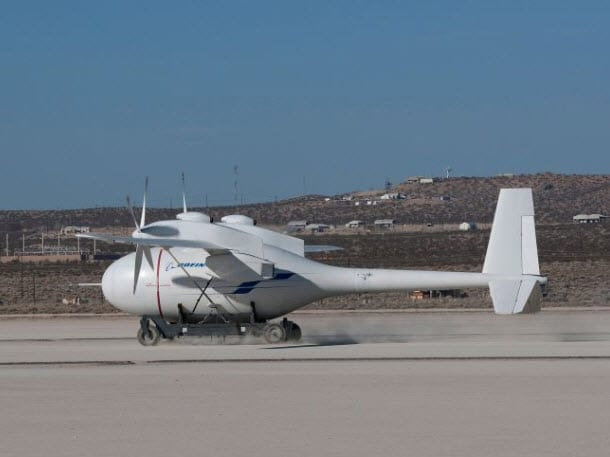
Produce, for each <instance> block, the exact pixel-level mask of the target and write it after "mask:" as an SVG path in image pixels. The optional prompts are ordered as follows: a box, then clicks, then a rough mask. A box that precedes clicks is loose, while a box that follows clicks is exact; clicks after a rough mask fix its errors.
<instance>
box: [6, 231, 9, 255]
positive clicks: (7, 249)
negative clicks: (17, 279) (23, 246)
mask: <svg viewBox="0 0 610 457" xmlns="http://www.w3.org/2000/svg"><path fill="white" fill-rule="evenodd" d="M8 251H9V248H8V233H7V234H6V256H7V257H8V255H9V254H8Z"/></svg>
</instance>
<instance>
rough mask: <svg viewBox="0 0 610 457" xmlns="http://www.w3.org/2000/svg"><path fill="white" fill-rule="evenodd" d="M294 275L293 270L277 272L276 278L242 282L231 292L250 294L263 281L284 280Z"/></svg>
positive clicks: (234, 293) (233, 293)
mask: <svg viewBox="0 0 610 457" xmlns="http://www.w3.org/2000/svg"><path fill="white" fill-rule="evenodd" d="M293 276H294V273H292V272H283V273H278V274H276V275H275V277H274V278H272V279H269V280H267V281H246V282H242V283H241V284H240V285H238V286H237V289H235V290H234V291H233V292H230V293H229V294H232V295H244V294H249V293H250V292H252V291H253V290H254V289H255V288H256V286H257V285H258V284H260V283H261V282H271V281H284V280H286V279H289V278H292V277H293Z"/></svg>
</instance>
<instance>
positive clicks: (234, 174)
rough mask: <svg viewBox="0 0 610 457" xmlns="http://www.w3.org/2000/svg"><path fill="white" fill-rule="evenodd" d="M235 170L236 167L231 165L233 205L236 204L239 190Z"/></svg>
mask: <svg viewBox="0 0 610 457" xmlns="http://www.w3.org/2000/svg"><path fill="white" fill-rule="evenodd" d="M237 169H238V167H237V165H233V189H234V194H233V200H234V201H235V204H237V199H238V192H237V189H238V188H239V181H238V175H237Z"/></svg>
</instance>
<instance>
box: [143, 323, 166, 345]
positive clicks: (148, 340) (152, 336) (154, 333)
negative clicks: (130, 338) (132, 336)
mask: <svg viewBox="0 0 610 457" xmlns="http://www.w3.org/2000/svg"><path fill="white" fill-rule="evenodd" d="M137 337H138V341H139V342H140V344H141V345H142V346H154V345H156V344H157V343H158V342H159V340H160V339H161V333H160V332H159V329H158V328H157V327H156V326H155V325H147V329H143V328H142V327H140V328H139V329H138V335H137Z"/></svg>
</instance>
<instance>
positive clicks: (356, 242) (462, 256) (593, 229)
mask: <svg viewBox="0 0 610 457" xmlns="http://www.w3.org/2000/svg"><path fill="white" fill-rule="evenodd" d="M537 230H538V247H539V254H540V266H541V271H542V273H543V274H545V275H547V276H548V277H549V287H548V296H547V297H546V298H545V300H544V302H543V306H545V307H566V306H569V307H573V306H587V307H590V306H610V225H608V224H599V225H598V224H595V225H573V224H566V225H547V226H540V227H538V228H537ZM488 238H489V232H488V231H482V230H481V231H475V232H459V231H453V232H429V233H426V232H421V231H420V232H416V233H391V232H388V233H378V234H360V235H325V234H320V235H316V236H314V235H311V236H307V237H305V241H306V243H307V244H331V245H336V246H340V247H343V248H344V249H343V250H342V251H336V252H331V253H327V254H317V255H315V256H313V258H315V259H316V260H319V261H321V262H326V263H329V264H333V265H344V266H353V267H359V266H362V267H373V268H374V267H378V268H404V269H430V270H449V271H480V269H481V268H482V265H483V259H484V256H485V249H486V246H487V240H488ZM108 265H109V262H107V261H105V262H95V263H87V262H68V263H61V262H60V263H42V264H33V263H19V262H11V263H8V264H0V314H22V313H107V312H115V311H116V310H115V309H114V308H113V307H112V306H111V305H109V304H108V303H107V302H105V301H104V300H103V297H102V295H101V290H100V288H99V287H78V285H77V284H78V283H98V282H100V281H101V277H102V274H103V272H104V270H105V269H106V267H107V266H108ZM464 292H466V294H467V297H464V298H442V299H431V300H412V299H411V298H409V294H407V293H383V294H357V295H347V296H343V297H336V298H332V299H325V300H322V301H319V302H315V303H312V304H311V305H308V308H317V309H320V308H327V309H382V308H383V309H402V308H435V307H438V308H481V307H491V302H490V300H489V294H488V292H487V291H486V290H465V291H464ZM66 302H67V303H66Z"/></svg>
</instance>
